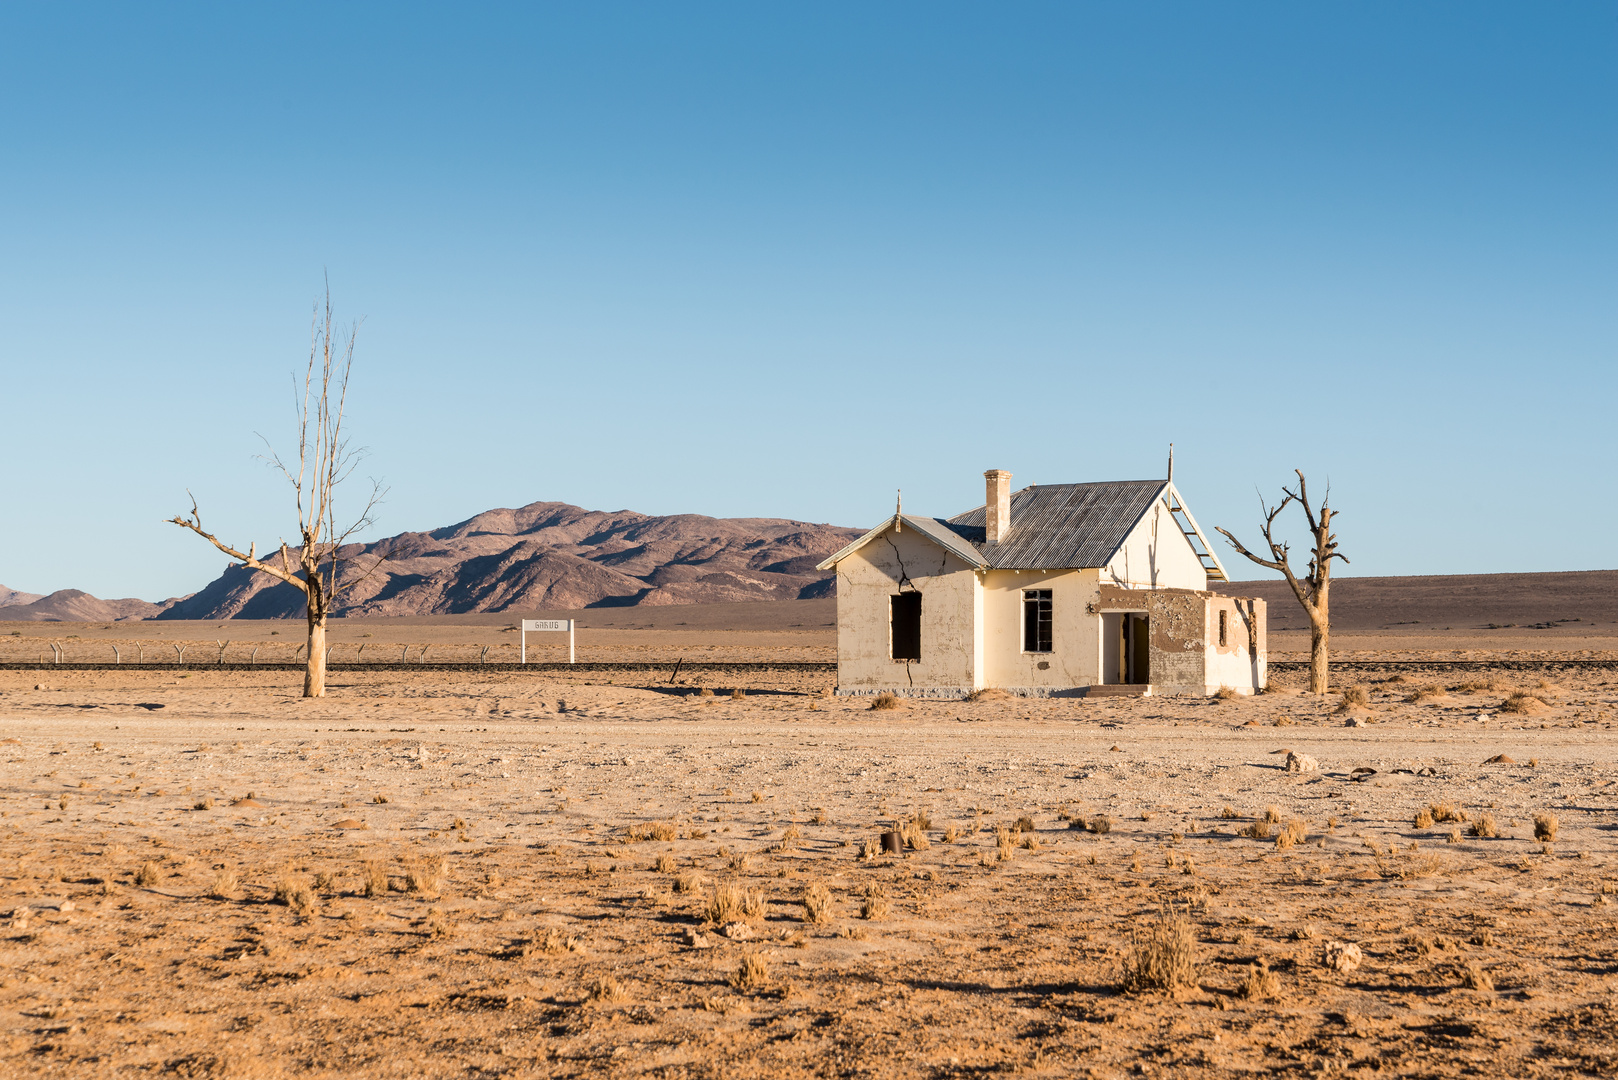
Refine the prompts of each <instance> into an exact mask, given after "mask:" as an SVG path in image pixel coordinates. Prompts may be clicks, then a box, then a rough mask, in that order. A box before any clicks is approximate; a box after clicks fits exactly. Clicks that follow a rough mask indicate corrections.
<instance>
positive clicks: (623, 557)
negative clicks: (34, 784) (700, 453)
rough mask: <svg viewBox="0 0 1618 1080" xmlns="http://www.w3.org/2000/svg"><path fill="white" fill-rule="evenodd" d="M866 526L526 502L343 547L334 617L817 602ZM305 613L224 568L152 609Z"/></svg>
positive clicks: (297, 598) (278, 587)
mask: <svg viewBox="0 0 1618 1080" xmlns="http://www.w3.org/2000/svg"><path fill="white" fill-rule="evenodd" d="M863 531H864V530H860V529H848V528H841V527H838V526H835V525H813V524H809V523H807V522H802V521H789V520H785V519H778V518H711V517H700V516H698V515H695V514H679V515H674V516H670V517H652V516H648V515H646V514H637V513H634V512H633V511H629V510H620V511H616V512H612V513H604V512H600V511H593V510H584V509H581V508H580V507H577V506H570V505H568V504H567V503H555V502H541V503H531V504H529V505H528V506H524V507H520V508H518V509H515V510H490V511H487V512H485V513H482V514H479V515H477V516H476V517H474V518H472V519H470V520H468V521H463V522H461V523H460V524H459V525H451V526H449V527H448V528H444V529H436V530H433V531H432V532H420V533H401V534H399V535H398V536H392V537H389V538H387V539H386V540H379V541H377V542H376V543H373V544H366V545H355V546H353V547H352V548H350V549H347V550H345V551H344V553H343V554H344V556H345V558H346V559H347V560H348V561H347V563H346V568H345V572H344V573H345V579H346V580H353V581H355V584H354V585H353V587H352V588H351V589H350V590H349V591H348V592H347V593H346V594H345V596H344V599H343V603H342V605H341V606H340V607H339V609H338V610H337V611H335V612H334V613H333V614H336V615H343V616H365V615H453V614H460V613H465V612H479V611H505V610H508V609H520V610H524V611H537V610H552V611H555V610H574V609H579V608H590V607H628V606H635V605H653V606H656V605H670V604H711V603H735V602H742V601H755V600H800V599H814V598H816V597H822V596H831V595H833V594H834V591H835V590H834V581H833V578H832V575H830V574H827V573H822V572H821V571H818V570H816V569H815V564H816V563H818V562H820V561H821V560H822V559H824V558H825V557H826V556H828V555H830V554H832V553H833V552H835V551H837V550H838V549H839V548H841V547H843V546H844V545H846V544H848V543H849V542H850V541H851V540H854V539H856V538H857V537H859V536H860V535H862V533H863ZM379 556H382V557H384V558H382V559H381V561H380V562H379V561H378V557H379ZM373 567H374V569H373ZM303 609H304V603H303V594H302V593H300V592H299V591H298V590H296V589H294V588H292V587H291V586H290V585H286V584H282V583H280V582H276V581H275V580H274V579H272V578H270V577H269V576H268V575H266V574H260V573H256V572H254V571H251V570H244V569H242V568H240V567H232V568H230V569H228V570H226V571H225V572H224V573H223V574H222V575H220V576H219V577H218V578H216V579H215V580H214V581H212V582H211V583H209V584H208V585H207V586H206V587H204V588H203V589H202V590H201V591H200V592H198V593H196V594H194V595H192V596H190V597H188V598H186V599H184V600H181V601H178V602H176V603H175V604H173V605H172V606H170V607H168V608H166V609H165V610H162V611H161V612H155V613H154V615H155V617H157V618H160V619H232V618H241V619H275V618H293V617H299V616H301V615H302V614H303ZM0 617H3V615H0Z"/></svg>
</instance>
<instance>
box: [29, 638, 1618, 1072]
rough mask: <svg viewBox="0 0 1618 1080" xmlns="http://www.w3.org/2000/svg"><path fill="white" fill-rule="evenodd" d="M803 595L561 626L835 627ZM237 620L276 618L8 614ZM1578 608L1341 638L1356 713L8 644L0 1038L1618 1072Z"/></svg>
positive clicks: (1128, 1068) (540, 1059) (601, 648)
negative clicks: (1525, 625)
mask: <svg viewBox="0 0 1618 1080" xmlns="http://www.w3.org/2000/svg"><path fill="white" fill-rule="evenodd" d="M780 610H782V611H786V610H788V609H785V608H783V609H780ZM808 610H810V609H809V608H803V609H800V611H799V615H798V616H788V617H777V621H776V622H775V623H774V624H771V625H764V624H762V623H757V622H755V623H753V624H748V625H746V626H742V627H740V628H737V627H735V626H729V627H727V626H721V625H718V624H717V623H716V624H713V625H704V626H697V627H692V626H690V625H686V626H684V627H682V626H679V625H677V624H678V623H679V622H681V621H682V620H681V619H679V618H678V616H679V615H680V612H679V611H678V610H677V609H662V613H661V614H659V615H658V616H657V618H658V619H659V620H662V621H661V622H635V621H634V620H635V619H636V618H638V617H639V616H637V615H635V614H634V613H633V612H623V613H620V615H619V616H617V618H619V620H620V622H619V623H618V624H617V625H615V626H600V627H598V628H595V629H593V630H592V631H590V633H589V635H588V636H581V645H585V644H587V646H588V648H590V649H592V650H596V652H594V653H593V654H592V655H594V656H596V657H597V658H608V657H612V658H620V659H623V658H637V657H653V656H655V657H658V658H662V659H674V658H675V657H677V656H682V655H683V656H689V657H692V658H696V657H698V655H699V650H703V649H707V650H709V651H708V652H706V653H701V654H700V655H701V656H702V657H704V658H707V659H718V660H747V659H754V660H758V659H763V660H781V659H829V658H830V656H831V649H832V644H833V643H832V640H831V637H830V630H829V628H828V627H826V626H825V625H824V623H825V621H826V620H825V619H824V618H823V617H813V618H810V617H802V615H801V612H802V611H808ZM815 610H818V609H815ZM783 619H784V621H783ZM684 621H685V622H687V623H688V624H689V622H690V620H689V619H687V620H684ZM794 621H796V622H798V623H799V625H797V626H793V625H791V622H794ZM348 622H349V623H350V625H346V626H344V627H342V628H340V629H339V630H334V638H336V639H337V640H339V641H346V642H348V643H349V644H351V645H356V646H357V644H359V643H361V642H369V643H371V644H374V646H375V652H376V653H378V654H388V653H389V651H390V650H391V651H392V652H395V653H396V652H398V651H399V650H401V649H404V648H413V649H414V648H419V647H420V646H421V645H424V644H425V645H433V644H434V643H435V642H436V643H437V644H436V645H434V647H435V648H440V649H444V650H449V649H451V648H452V647H453V648H454V649H456V650H463V649H474V648H475V649H482V648H483V647H484V646H486V645H487V646H491V647H492V646H500V645H502V643H509V641H510V638H511V635H510V634H509V633H507V632H505V630H504V626H505V625H507V623H508V622H509V620H501V619H497V618H488V617H484V618H483V621H482V622H478V621H476V620H472V621H468V620H460V621H456V620H441V621H440V622H439V624H438V625H437V626H436V628H435V626H434V625H432V624H431V622H430V621H421V622H420V623H419V625H416V626H414V627H411V626H407V625H405V623H404V621H398V620H375V621H370V620H349V621H348ZM276 625H277V626H278V627H279V629H280V631H281V632H280V634H278V635H273V637H274V640H275V641H276V642H278V643H279V642H281V641H282V640H283V639H289V640H291V641H293V642H296V641H297V640H298V634H299V631H300V629H301V628H300V626H299V624H296V623H278V624H276ZM367 627H369V628H367ZM154 628H155V629H154ZM226 630H228V631H229V632H230V635H231V637H232V638H234V639H237V640H248V639H251V638H252V636H253V635H254V634H262V636H263V638H264V640H265V642H266V643H267V642H269V641H270V638H271V637H272V635H271V634H270V631H269V629H265V628H263V627H257V625H256V624H254V625H246V626H238V625H230V626H225V627H215V626H214V625H213V624H208V625H206V626H195V625H192V624H175V623H169V624H166V625H163V626H158V624H152V623H140V624H121V623H120V624H85V625H82V626H75V625H72V624H55V625H52V626H50V627H42V626H40V625H38V624H28V625H26V626H24V627H22V631H21V632H20V633H19V635H18V636H17V637H10V635H9V630H8V633H7V635H6V637H9V638H10V640H8V641H7V642H6V644H7V645H8V646H9V647H10V648H12V649H13V650H18V649H21V650H23V651H24V652H26V651H27V650H28V649H30V648H33V647H34V646H36V645H38V643H39V641H38V640H35V639H41V638H42V636H44V635H54V639H55V640H58V641H60V642H64V643H67V644H68V645H71V646H72V647H73V648H75V649H90V648H91V647H92V646H93V647H95V648H97V649H100V648H101V647H102V645H103V644H104V643H106V642H111V641H126V642H135V641H138V640H139V639H140V638H141V635H143V634H144V635H147V636H148V638H149V639H150V640H156V638H155V637H153V636H152V635H155V634H158V633H160V634H162V635H166V636H165V637H164V638H163V640H165V641H167V640H169V639H173V640H176V641H178V640H181V639H184V640H187V641H191V642H193V643H194V647H195V648H197V649H198V650H199V651H202V650H205V649H206V648H208V647H210V646H211V645H213V644H215V633H216V631H217V632H219V633H220V634H221V638H220V640H222V635H223V632H224V631H226ZM186 633H189V635H190V636H189V637H188V638H187V637H185V635H186ZM1610 634H1611V630H1610V629H1609V630H1607V631H1606V635H1609V636H1603V635H1602V634H1600V633H1597V632H1595V631H1593V630H1589V631H1576V630H1572V629H1566V628H1564V629H1555V628H1552V629H1545V630H1542V631H1535V632H1528V631H1524V630H1495V631H1485V630H1478V631H1475V632H1468V633H1466V634H1460V633H1459V631H1458V630H1457V631H1456V632H1452V633H1449V634H1447V635H1440V636H1435V634H1433V633H1426V632H1423V631H1419V630H1414V629H1408V628H1407V629H1404V630H1393V631H1374V632H1373V629H1367V630H1366V631H1365V632H1364V633H1361V634H1357V635H1356V634H1349V635H1345V636H1344V637H1343V638H1342V639H1341V640H1340V642H1339V655H1340V656H1343V657H1345V658H1352V659H1359V660H1365V661H1372V662H1385V663H1386V666H1384V667H1382V668H1376V667H1372V668H1366V669H1359V670H1355V671H1353V672H1350V673H1340V674H1339V676H1338V680H1337V681H1338V686H1339V687H1340V688H1341V687H1349V686H1357V687H1359V688H1360V690H1362V691H1363V693H1364V704H1363V705H1358V706H1352V707H1347V708H1346V709H1345V706H1344V703H1343V699H1342V695H1341V694H1339V693H1333V694H1330V695H1326V696H1314V695H1310V694H1307V693H1303V692H1301V687H1302V685H1303V680H1302V676H1301V675H1298V674H1293V673H1284V674H1277V675H1276V676H1274V677H1273V678H1272V691H1271V692H1269V693H1265V694H1263V695H1259V696H1256V697H1252V698H1233V699H1224V700H1222V699H1219V698H1210V699H1206V700H1204V699H1186V698H1158V697H1142V698H1105V699H1083V698H1079V699H1073V698H1056V699H1047V700H1022V699H1008V698H997V697H996V696H995V695H989V696H988V697H987V698H986V699H984V700H979V701H970V702H950V701H914V702H909V703H904V704H901V705H900V707H898V708H893V709H880V710H873V709H872V708H871V707H870V706H871V701H870V699H859V698H840V697H835V696H832V695H831V694H830V690H831V688H832V685H833V682H834V679H833V677H832V676H830V675H829V674H821V673H816V672H801V671H798V672H793V671H780V672H757V671H753V672H738V673H734V674H731V673H726V672H723V671H709V672H699V673H694V674H682V675H679V676H675V677H673V679H672V681H671V679H670V678H669V677H667V676H665V675H662V674H646V673H619V674H610V673H578V674H575V673H571V672H558V671H555V670H544V671H534V672H511V671H504V670H501V671H490V672H487V673H484V672H478V671H464V670H458V671H443V672H437V671H431V670H424V671H407V672H399V671H375V672H370V671H340V672H336V673H334V674H333V675H332V676H331V679H330V689H329V693H328V695H327V696H326V697H325V698H323V699H318V700H302V699H300V698H299V696H298V692H299V689H300V685H301V680H300V677H299V676H298V675H297V674H295V673H292V672H287V671H282V670H265V671H234V670H232V671H215V672H209V671H206V670H189V669H187V670H181V669H175V670H173V671H166V672H165V671H154V670H125V671H119V670H116V669H115V670H103V671H59V672H54V671H41V670H9V671H0V916H3V919H4V921H3V922H0V927H3V928H4V933H3V934H0V1072H3V1073H4V1074H5V1075H7V1076H18V1077H22V1076H35V1075H38V1076H181V1077H279V1076H316V1077H339V1076H340V1077H357V1076H366V1077H370V1076H379V1077H380V1076H388V1077H495V1076H501V1077H506V1076H509V1077H526V1076H534V1077H564V1076H615V1077H616V1076H622V1077H639V1076H647V1077H660V1078H661V1077H669V1078H672V1077H732V1076H734V1077H797V1076H804V1077H809V1076H814V1077H823V1076H850V1077H887V1076H894V1077H910V1076H917V1077H972V1076H999V1075H1017V1076H1030V1077H1037V1076H1099V1077H1112V1076H1124V1075H1144V1076H1161V1077H1171V1076H1184V1077H1224V1076H1245V1075H1254V1074H1277V1075H1310V1076H1315V1075H1344V1076H1364V1075H1373V1074H1382V1075H1397V1076H1434V1077H1438V1076H1444V1077H1447V1076H1540V1075H1544V1076H1612V1075H1614V1074H1615V1073H1618V934H1615V930H1618V749H1615V747H1618V744H1615V740H1614V730H1613V725H1614V723H1615V722H1618V670H1614V667H1618V638H1614V637H1612V636H1610ZM70 635H73V636H71V637H70ZM363 635H370V636H369V637H365V636H363ZM500 635H503V636H500ZM533 643H534V639H533V638H530V644H531V645H533ZM184 647H186V648H187V649H188V650H189V649H190V648H191V647H193V646H192V645H187V646H184ZM544 647H545V648H548V649H552V650H554V649H555V643H554V642H551V643H548V644H546V645H545V646H544ZM1304 647H1305V644H1304V642H1303V641H1302V640H1301V635H1298V634H1289V633H1279V634H1274V635H1272V638H1271V642H1270V650H1271V658H1272V660H1289V659H1291V660H1296V659H1300V658H1301V657H1302V655H1303V652H1302V650H1303V649H1304ZM431 655H432V654H431V653H429V656H431ZM468 655H472V654H470V653H469V654H468ZM190 658H191V656H190V655H188V657H187V659H190ZM545 658H547V659H554V657H550V656H547V657H545ZM585 658H587V657H584V656H581V659H585ZM1453 658H1464V659H1469V660H1472V661H1474V662H1476V663H1477V664H1478V665H1480V666H1477V667H1474V668H1469V669H1467V670H1465V671H1464V672H1454V673H1437V674H1435V673H1432V672H1415V673H1411V672H1408V671H1406V670H1405V669H1402V668H1400V667H1399V666H1398V664H1397V662H1398V661H1401V660H1406V661H1407V660H1420V659H1428V660H1431V659H1453ZM1524 658H1529V659H1536V660H1539V661H1555V660H1557V659H1559V658H1563V659H1579V660H1584V661H1592V660H1593V661H1612V662H1615V663H1614V665H1613V666H1606V665H1603V664H1600V663H1597V664H1587V665H1585V666H1583V667H1577V668H1575V667H1564V668H1563V669H1559V670H1556V669H1553V670H1548V671H1524V670H1520V669H1515V668H1511V667H1510V666H1509V665H1507V664H1506V663H1505V661H1509V660H1514V659H1515V660H1521V659H1524ZM1491 665H1493V666H1491ZM1514 694H1515V695H1517V696H1516V697H1515V704H1513V705H1511V706H1510V708H1509V709H1508V708H1506V706H1507V705H1508V703H1510V702H1512V701H1513V695H1514ZM1512 710H1515V711H1512ZM1289 755H1291V756H1292V757H1293V758H1294V760H1295V761H1297V760H1298V759H1300V758H1302V759H1309V760H1306V761H1302V762H1299V763H1300V764H1304V765H1307V764H1309V763H1310V762H1311V761H1312V763H1313V764H1314V766H1315V767H1313V768H1305V769H1303V770H1302V771H1289V769H1288V768H1287V764H1286V763H1287V760H1288V757H1289ZM1356 770H1359V771H1356ZM1536 818H1537V819H1538V823H1537V824H1536ZM1552 819H1554V821H1552ZM886 831H896V832H900V833H902V836H903V839H902V842H901V850H900V851H899V852H897V853H886V852H883V851H882V850H881V845H880V843H879V837H880V835H881V834H882V833H883V832H886ZM1536 832H1537V833H1538V834H1539V836H1538V838H1536Z"/></svg>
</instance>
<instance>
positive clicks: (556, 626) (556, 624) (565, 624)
mask: <svg viewBox="0 0 1618 1080" xmlns="http://www.w3.org/2000/svg"><path fill="white" fill-rule="evenodd" d="M545 630H557V631H560V630H566V631H567V662H568V663H570V664H571V663H573V620H572V619H523V620H522V660H521V663H524V664H526V663H528V634H529V632H530V631H533V632H539V631H545Z"/></svg>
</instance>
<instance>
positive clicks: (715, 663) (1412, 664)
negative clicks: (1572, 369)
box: [0, 658, 1618, 674]
mask: <svg viewBox="0 0 1618 1080" xmlns="http://www.w3.org/2000/svg"><path fill="white" fill-rule="evenodd" d="M1331 668H1332V670H1333V671H1339V672H1341V671H1393V672H1402V671H1408V672H1431V673H1434V674H1438V673H1443V672H1463V671H1502V670H1504V671H1618V660H1591V659H1584V658H1568V659H1556V658H1548V659H1534V660H1333V661H1332V663H1331ZM303 669H304V665H303V664H301V663H286V662H282V661H266V662H264V663H242V662H239V661H233V660H227V661H226V662H224V663H222V664H221V663H209V662H202V661H194V662H190V663H178V664H177V663H138V662H131V663H122V664H120V663H113V662H111V661H104V660H92V661H83V660H64V661H62V662H61V663H53V662H51V661H49V660H43V661H41V660H24V661H15V660H8V661H0V671H302V670H303ZM676 669H678V670H679V671H680V672H687V671H692V672H706V671H725V672H738V673H740V672H749V671H757V672H764V671H802V672H816V673H822V674H836V672H837V665H836V664H835V663H832V662H830V661H817V660H781V661H776V660H702V661H673V660H662V661H622V662H617V661H614V662H589V663H578V664H563V663H553V662H545V663H538V662H536V663H531V664H512V663H492V664H484V663H478V662H477V661H471V662H465V661H444V662H427V661H418V662H409V661H405V662H399V661H390V660H376V661H366V662H364V663H350V662H342V661H334V662H332V663H329V664H327V665H326V670H327V671H329V672H354V671H484V672H488V671H501V672H529V673H532V674H543V673H547V672H558V671H571V672H575V673H579V672H603V673H608V672H624V673H634V672H668V673H670V674H673V673H674V672H675V671H676ZM1269 670H1270V671H1272V672H1286V673H1292V672H1300V671H1308V670H1309V662H1308V661H1307V660H1271V661H1270V662H1269Z"/></svg>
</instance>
